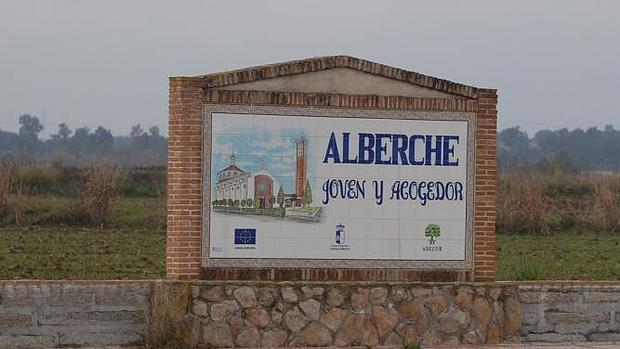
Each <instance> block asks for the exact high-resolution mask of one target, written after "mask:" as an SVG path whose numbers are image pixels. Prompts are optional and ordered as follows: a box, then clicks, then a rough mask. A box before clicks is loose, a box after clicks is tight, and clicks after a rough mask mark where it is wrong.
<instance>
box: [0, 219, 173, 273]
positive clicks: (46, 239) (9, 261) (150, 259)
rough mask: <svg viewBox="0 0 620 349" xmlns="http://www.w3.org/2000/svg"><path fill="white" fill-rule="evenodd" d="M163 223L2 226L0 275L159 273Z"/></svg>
mask: <svg viewBox="0 0 620 349" xmlns="http://www.w3.org/2000/svg"><path fill="white" fill-rule="evenodd" d="M164 250H165V232H164V230H163V229H161V228H160V229H102V230H98V229H78V228H70V229H63V228H35V229H20V228H1V229H0V279H147V278H162V277H163V276H164Z"/></svg>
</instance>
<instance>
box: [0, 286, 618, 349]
mask: <svg viewBox="0 0 620 349" xmlns="http://www.w3.org/2000/svg"><path fill="white" fill-rule="evenodd" d="M586 340H587V341H610V340H620V282H568V281H566V282H498V283H388V282H381V283H369V282H337V283H336V282H232V281H230V282H219V281H163V280H154V281H28V280H26V281H0V349H5V348H20V347H28V348H34V347H50V348H51V347H68V346H72V347H73V346H75V347H78V346H107V345H130V344H142V343H145V342H149V343H152V344H154V345H156V346H165V345H170V344H175V345H179V344H180V345H181V346H182V347H187V348H193V347H197V346H202V347H233V346H234V347H244V346H263V347H267V346H317V345H320V346H327V345H337V346H360V345H376V344H384V345H387V344H397V345H400V344H406V343H411V342H420V343H423V344H425V345H431V344H457V343H463V344H465V343H506V342H519V341H521V342H558V341H562V342H565V341H586Z"/></svg>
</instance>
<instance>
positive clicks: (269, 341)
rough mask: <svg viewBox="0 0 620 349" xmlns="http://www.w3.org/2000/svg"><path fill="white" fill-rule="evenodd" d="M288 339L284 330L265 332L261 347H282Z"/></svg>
mask: <svg viewBox="0 0 620 349" xmlns="http://www.w3.org/2000/svg"><path fill="white" fill-rule="evenodd" d="M287 338H288V332H286V331H284V330H276V331H266V332H265V333H263V338H262V340H261V346H262V347H263V348H274V347H283V346H284V344H285V343H286V339H287Z"/></svg>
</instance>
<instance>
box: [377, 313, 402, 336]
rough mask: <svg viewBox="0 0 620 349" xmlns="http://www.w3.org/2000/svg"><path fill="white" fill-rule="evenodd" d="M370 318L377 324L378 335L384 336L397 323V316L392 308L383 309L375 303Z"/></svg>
mask: <svg viewBox="0 0 620 349" xmlns="http://www.w3.org/2000/svg"><path fill="white" fill-rule="evenodd" d="M372 319H373V321H374V322H375V326H377V331H378V332H379V337H384V336H385V335H386V334H388V333H390V332H391V331H392V329H394V327H395V326H396V325H397V324H398V319H399V316H398V312H397V311H396V310H395V309H394V308H390V309H385V308H383V307H381V306H378V305H376V306H374V307H372Z"/></svg>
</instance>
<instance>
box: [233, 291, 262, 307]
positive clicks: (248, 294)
mask: <svg viewBox="0 0 620 349" xmlns="http://www.w3.org/2000/svg"><path fill="white" fill-rule="evenodd" d="M233 296H234V297H235V299H236V300H237V301H238V302H239V304H241V307H243V308H254V307H255V306H256V304H257V300H256V292H254V289H253V288H251V287H249V286H241V287H239V288H236V289H235V290H234V291H233Z"/></svg>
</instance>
